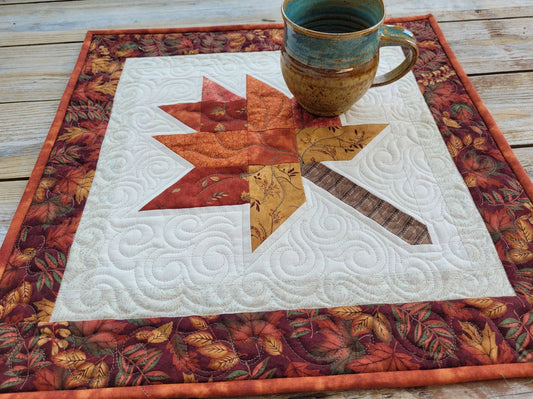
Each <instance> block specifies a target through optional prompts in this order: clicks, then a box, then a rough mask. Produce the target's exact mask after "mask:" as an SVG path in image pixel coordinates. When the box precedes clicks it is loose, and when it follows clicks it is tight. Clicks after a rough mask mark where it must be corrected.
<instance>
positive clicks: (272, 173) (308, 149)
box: [141, 75, 431, 251]
mask: <svg viewBox="0 0 533 399" xmlns="http://www.w3.org/2000/svg"><path fill="white" fill-rule="evenodd" d="M160 108H161V109H162V110H163V111H165V112H167V113H168V114H170V115H172V116H173V117H175V118H176V119H178V120H180V121H181V122H183V123H185V124H186V125H188V126H190V127H191V128H193V129H194V130H196V132H195V133H189V134H173V135H161V136H154V138H155V139H156V140H158V141H159V142H161V143H162V144H164V145H165V146H166V147H168V148H169V149H171V150H172V151H174V152H175V153H176V154H178V155H179V156H181V157H183V158H184V159H186V160H187V161H189V162H190V163H192V164H193V165H194V168H193V169H191V170H190V171H189V172H188V173H187V174H186V175H185V176H183V177H182V178H181V179H180V180H179V181H177V182H176V183H174V184H173V185H171V186H170V187H168V188H167V189H166V190H164V191H163V192H162V193H161V194H159V195H158V196H157V197H156V198H154V199H152V200H151V201H150V202H148V203H147V204H146V205H145V206H144V207H143V208H142V209H141V211H147V210H153V209H169V208H170V209H177V208H190V207H203V206H222V205H241V204H246V203H249V204H250V231H251V240H252V251H254V250H255V249H257V248H258V247H259V246H260V245H261V244H262V243H263V242H264V241H265V240H266V239H267V238H268V237H269V236H270V235H271V234H272V233H273V232H274V231H275V230H276V229H277V228H278V227H279V226H281V225H282V224H283V223H285V222H286V220H287V219H288V218H289V217H290V216H291V215H292V214H293V213H294V211H296V210H297V209H298V208H299V207H300V206H301V205H302V204H304V202H305V193H304V188H303V182H302V177H306V178H308V179H309V180H311V181H313V182H315V183H316V184H317V185H318V186H319V187H322V188H324V189H326V190H328V191H330V192H331V193H332V194H333V195H335V196H336V197H337V198H339V199H341V195H342V196H343V198H342V199H341V200H344V197H345V198H348V200H349V202H347V203H348V204H349V205H351V206H353V207H354V208H355V209H358V210H360V209H359V208H361V209H363V208H365V207H366V208H368V207H370V208H372V209H370V210H369V211H368V212H366V213H365V212H363V214H365V215H367V216H369V215H370V213H376V209H375V207H376V206H377V207H378V208H383V207H382V206H381V205H383V204H386V203H385V201H383V200H379V199H378V200H379V201H378V202H376V201H375V200H374V199H376V197H374V196H373V195H371V194H370V193H368V192H367V191H366V190H364V189H362V188H360V187H357V186H356V185H355V184H354V183H353V182H351V181H349V180H348V179H344V180H343V181H342V183H343V184H344V185H341V186H342V187H343V188H344V189H346V191H345V192H342V193H340V192H339V190H338V188H336V185H335V184H331V187H326V185H325V184H324V182H326V183H327V182H329V181H330V180H331V179H333V180H334V181H340V180H341V179H339V178H338V176H340V175H338V174H336V173H335V172H333V171H332V170H331V169H329V168H327V167H326V166H323V165H322V164H320V162H322V161H331V160H350V159H352V158H353V157H354V156H355V155H356V154H357V153H358V152H359V151H360V150H362V149H363V148H364V147H365V146H366V145H367V144H368V143H369V142H370V141H371V140H372V139H373V138H374V137H376V136H377V134H379V132H381V131H382V130H383V129H384V128H385V127H386V126H387V125H384V124H368V125H357V126H353V125H350V126H342V125H341V121H340V118H338V117H334V118H325V117H315V116H313V115H311V114H309V113H307V112H306V111H304V110H303V109H301V108H300V107H299V105H298V104H297V103H296V101H295V100H294V99H289V98H288V97H287V96H285V95H284V94H283V93H281V92H280V91H278V90H277V89H275V88H273V87H271V86H269V85H268V84H266V83H264V82H262V81H260V80H258V79H256V78H254V77H252V76H250V75H247V76H246V98H243V97H241V96H238V95H236V94H234V93H232V92H231V91H229V90H227V89H226V88H224V87H223V86H221V85H219V84H217V83H216V82H214V81H212V80H210V79H208V78H206V77H204V78H203V87H202V101H200V102H196V103H178V104H170V105H162V106H160ZM314 165H322V166H321V168H320V170H319V173H318V174H317V168H315V167H313V166H314ZM341 177H342V176H341ZM327 185H328V186H329V183H328V184H327ZM354 187H357V190H354V189H353V188H354ZM348 191H353V193H351V192H348ZM361 193H366V194H367V195H366V196H363V197H364V198H363V197H361V196H360V194H361ZM354 195H355V196H354ZM369 200H370V202H369ZM388 205H389V204H388ZM358 207H359V208H358ZM390 207H392V206H391V205H390ZM387 215H388V216H387V217H385V218H383V220H382V223H380V224H381V225H382V226H384V227H385V228H388V229H389V230H391V231H393V229H392V228H390V226H392V225H394V226H396V225H397V223H396V222H397V221H398V220H403V225H402V226H400V227H399V228H398V227H396V229H397V230H398V232H394V231H393V232H394V233H395V234H397V235H399V236H400V237H401V238H403V239H404V240H406V241H408V242H410V243H414V244H419V243H428V242H431V241H430V240H429V234H428V233H427V229H426V227H425V226H424V225H423V224H421V223H420V222H418V221H416V220H415V219H413V218H411V217H410V216H408V215H405V214H403V213H402V212H400V211H399V210H397V209H396V208H394V207H392V213H390V212H389V213H387ZM369 217H372V216H369ZM375 220H377V219H375ZM405 223H407V224H409V225H410V226H411V227H410V228H408V229H405V228H404V227H405V226H404V225H405ZM387 225H390V226H389V227H387ZM405 232H407V233H405ZM400 233H401V234H400ZM402 234H403V236H402ZM428 240H429V241H428Z"/></svg>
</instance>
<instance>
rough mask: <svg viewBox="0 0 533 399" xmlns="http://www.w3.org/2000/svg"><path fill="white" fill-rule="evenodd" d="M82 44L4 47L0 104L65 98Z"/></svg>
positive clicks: (1, 49)
mask: <svg viewBox="0 0 533 399" xmlns="http://www.w3.org/2000/svg"><path fill="white" fill-rule="evenodd" d="M80 49H81V43H68V44H49V45H39V46H21V47H3V48H0V60H2V61H1V62H0V103H7V102H21V101H42V100H57V99H59V98H61V95H62V93H63V91H64V90H65V86H66V84H67V82H68V79H69V76H70V74H71V73H72V69H73V68H74V65H75V64H76V60H77V58H78V54H79V52H80Z"/></svg>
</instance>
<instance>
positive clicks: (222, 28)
mask: <svg viewBox="0 0 533 399" xmlns="http://www.w3.org/2000/svg"><path fill="white" fill-rule="evenodd" d="M282 28H283V24H282V23H274V24H257V25H256V24H234V25H214V26H188V27H184V28H146V29H135V28H132V29H102V30H90V31H88V34H91V35H116V34H129V33H138V34H144V33H154V34H163V33H181V32H190V31H192V30H194V31H195V32H220V31H227V30H245V29H282Z"/></svg>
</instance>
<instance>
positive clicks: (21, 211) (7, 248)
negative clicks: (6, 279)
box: [0, 33, 92, 279]
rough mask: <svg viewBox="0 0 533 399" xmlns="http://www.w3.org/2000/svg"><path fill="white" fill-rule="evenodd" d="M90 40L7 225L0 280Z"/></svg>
mask: <svg viewBox="0 0 533 399" xmlns="http://www.w3.org/2000/svg"><path fill="white" fill-rule="evenodd" d="M91 40H92V34H91V33H87V35H86V36H85V40H84V41H83V44H82V46H81V50H80V55H79V56H78V60H77V61H76V64H75V65H74V69H73V71H72V74H71V75H70V79H69V81H68V83H67V86H66V88H65V91H64V93H63V96H62V97H61V101H60V102H59V106H58V108H57V112H56V116H55V118H54V120H53V121H52V125H51V126H50V130H49V131H48V135H47V136H46V139H45V141H44V144H43V147H42V148H41V151H40V153H39V156H38V157H37V161H36V162H35V166H34V167H33V170H32V172H31V174H30V178H29V180H28V184H27V185H26V188H25V189H24V193H23V194H22V198H21V200H20V202H19V205H18V207H17V210H16V211H15V215H14V216H13V220H12V221H11V224H10V225H9V229H8V230H7V234H6V236H5V238H4V243H3V244H2V246H1V247H0V279H1V278H2V275H3V274H4V270H5V268H6V266H7V262H8V259H9V255H10V253H11V251H12V250H13V247H14V245H15V240H16V239H17V236H18V233H19V231H20V228H21V227H22V222H23V221H24V217H25V216H26V212H27V211H28V208H29V207H30V204H31V202H32V199H33V195H34V193H35V191H36V190H37V186H38V185H39V181H40V180H41V176H42V174H43V171H44V167H45V165H46V162H47V161H48V157H49V156H50V151H52V147H53V145H54V142H55V140H56V138H57V135H58V133H59V130H60V128H61V125H62V123H63V119H64V117H65V113H66V112H67V107H68V103H69V101H70V97H71V96H72V93H73V92H74V87H75V86H76V82H77V81H78V76H79V75H80V72H81V69H82V67H83V64H84V62H85V59H86V57H87V53H88V51H89V46H90V44H91ZM2 260H3V261H2Z"/></svg>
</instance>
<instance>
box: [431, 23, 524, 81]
mask: <svg viewBox="0 0 533 399" xmlns="http://www.w3.org/2000/svg"><path fill="white" fill-rule="evenodd" d="M440 27H441V29H442V31H443V32H444V36H445V37H446V40H447V41H448V42H449V43H450V46H451V47H452V49H453V51H454V53H455V55H456V56H457V58H458V60H459V62H460V63H461V65H462V66H463V68H464V69H465V71H466V72H467V73H468V74H488V73H497V72H511V71H515V72H519V71H530V70H531V67H532V65H533V18H516V19H505V20H504V19H493V20H483V21H467V22H464V21H459V22H449V23H441V24H440Z"/></svg>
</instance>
